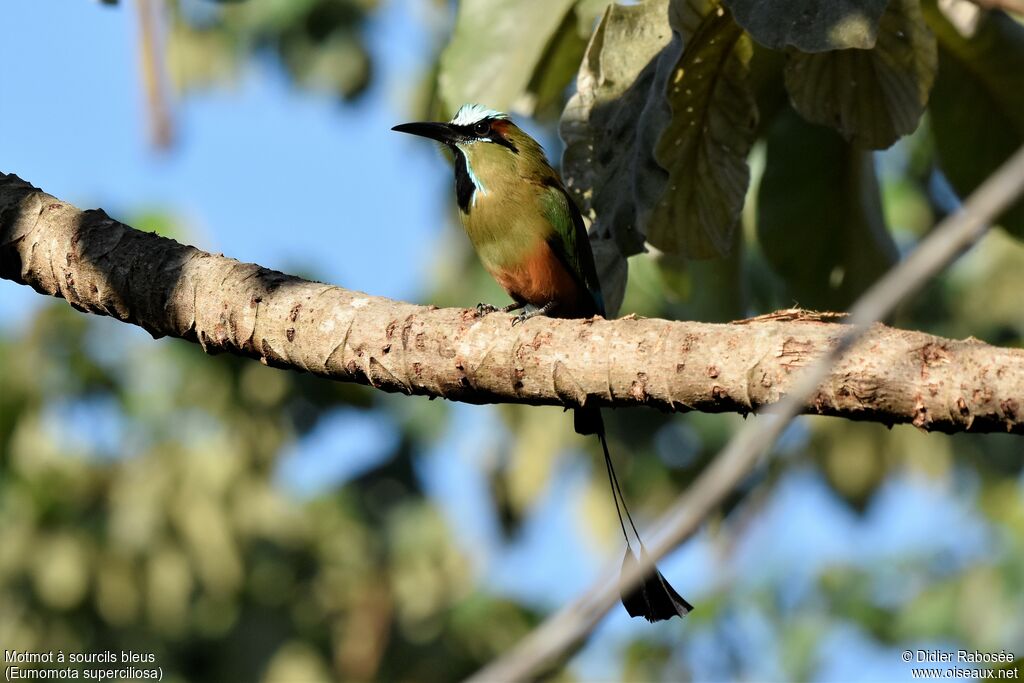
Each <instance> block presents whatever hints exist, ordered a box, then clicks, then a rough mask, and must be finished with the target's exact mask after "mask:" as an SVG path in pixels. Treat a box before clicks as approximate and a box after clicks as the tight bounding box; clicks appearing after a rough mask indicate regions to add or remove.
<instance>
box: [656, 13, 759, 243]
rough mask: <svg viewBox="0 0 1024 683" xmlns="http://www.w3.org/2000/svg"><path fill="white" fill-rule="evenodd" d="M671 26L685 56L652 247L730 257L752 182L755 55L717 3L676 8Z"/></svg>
mask: <svg viewBox="0 0 1024 683" xmlns="http://www.w3.org/2000/svg"><path fill="white" fill-rule="evenodd" d="M670 21H671V23H672V26H673V28H674V29H675V30H676V31H678V32H679V33H680V35H681V36H682V39H683V43H684V44H685V46H686V48H685V50H684V51H683V54H682V55H681V56H680V58H679V60H678V62H677V63H676V64H675V67H674V69H673V70H672V76H671V78H670V82H669V83H668V84H667V96H668V101H669V103H670V105H671V107H672V121H671V123H670V124H669V126H668V128H667V129H666V130H665V132H664V133H663V134H662V136H661V138H660V140H659V141H658V145H657V147H656V150H655V154H656V158H657V160H658V163H659V164H661V166H662V167H664V168H665V169H667V170H668V172H669V180H668V184H667V187H666V189H665V193H664V195H663V196H662V198H661V200H660V201H659V202H658V203H657V205H656V206H655V209H654V211H653V212H652V214H651V217H650V220H649V222H648V226H647V239H648V241H649V242H650V243H651V244H653V245H655V246H656V247H658V248H659V249H662V250H663V251H667V252H672V253H681V254H683V255H685V256H688V257H691V258H709V257H713V256H719V255H722V254H725V253H727V252H728V251H729V248H730V245H731V243H732V234H733V232H734V231H735V228H736V224H737V222H738V220H739V215H740V211H741V210H742V209H743V199H744V197H745V196H746V192H747V184H748V183H749V181H750V169H749V168H748V167H747V153H748V152H749V151H750V146H751V145H752V144H753V142H754V132H755V130H756V128H757V105H756V104H755V103H754V95H753V91H752V88H751V85H750V81H749V70H748V65H749V62H750V57H751V53H752V47H751V43H750V39H749V38H748V37H747V36H746V34H745V33H744V32H743V30H742V29H741V28H740V27H739V26H738V25H737V24H736V22H734V21H733V20H732V17H731V16H730V15H729V13H728V12H726V11H725V10H724V9H723V8H722V7H720V6H719V5H718V3H717V2H716V1H714V0H685V1H680V2H676V3H674V4H673V5H672V11H671V12H670Z"/></svg>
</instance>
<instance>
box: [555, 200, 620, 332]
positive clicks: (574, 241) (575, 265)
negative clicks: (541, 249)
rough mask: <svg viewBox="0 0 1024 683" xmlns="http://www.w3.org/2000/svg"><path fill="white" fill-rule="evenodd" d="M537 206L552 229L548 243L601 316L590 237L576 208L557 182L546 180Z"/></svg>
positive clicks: (597, 282)
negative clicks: (592, 301)
mask: <svg viewBox="0 0 1024 683" xmlns="http://www.w3.org/2000/svg"><path fill="white" fill-rule="evenodd" d="M541 209H542V211H543V213H544V216H545V217H546V218H547V219H548V222H549V223H551V225H552V227H554V229H555V230H554V233H553V234H552V235H551V236H550V237H549V238H548V245H549V246H550V247H551V249H552V251H554V252H555V255H556V256H557V257H558V259H559V260H560V261H561V262H562V263H563V265H565V267H566V268H568V269H569V272H570V273H572V274H573V277H575V278H576V281H577V282H578V283H580V284H582V285H583V287H584V288H585V289H586V290H587V291H588V292H590V296H591V297H592V298H593V300H594V308H595V309H596V312H597V313H599V314H600V315H602V316H604V315H605V310H604V297H603V296H602V295H601V283H600V281H599V280H598V279H597V268H596V267H595V266H594V253H593V252H592V251H591V249H590V236H589V235H587V227H586V226H585V225H584V224H583V216H581V215H580V210H579V209H578V208H576V204H575V202H573V200H572V198H570V197H569V194H568V193H567V192H566V191H565V188H564V187H562V185H561V183H558V182H557V181H549V182H548V183H546V184H545V185H544V188H543V192H542V196H541Z"/></svg>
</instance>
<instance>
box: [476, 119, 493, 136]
mask: <svg viewBox="0 0 1024 683" xmlns="http://www.w3.org/2000/svg"><path fill="white" fill-rule="evenodd" d="M473 132H474V133H476V134H477V135H487V134H488V133H490V132H491V122H490V121H478V122H477V123H476V125H475V126H473Z"/></svg>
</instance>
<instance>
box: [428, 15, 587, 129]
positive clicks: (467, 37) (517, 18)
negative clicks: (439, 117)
mask: <svg viewBox="0 0 1024 683" xmlns="http://www.w3.org/2000/svg"><path fill="white" fill-rule="evenodd" d="M574 2H575V0H520V1H519V2H514V3H513V2H506V1H505V0H462V1H461V2H460V3H459V10H458V15H457V16H456V19H455V32H454V33H453V35H452V38H451V41H450V42H449V43H448V47H447V48H445V51H444V53H443V54H442V55H441V62H440V73H439V75H438V83H439V87H440V94H441V100H442V102H443V103H444V106H445V107H446V108H447V109H449V110H454V109H455V108H457V107H458V106H459V105H461V104H463V103H465V102H479V103H481V104H485V105H487V106H488V107H495V108H498V109H503V110H508V109H510V108H512V106H513V105H516V104H521V102H519V98H520V97H521V96H522V95H523V93H525V92H526V90H527V86H528V85H529V83H530V81H531V79H532V78H533V75H534V73H535V71H536V69H537V65H538V64H540V62H541V60H542V58H543V57H544V55H545V53H546V51H547V48H548V45H549V44H550V42H551V40H552V38H554V37H555V35H556V34H557V32H558V28H559V27H560V26H561V25H562V23H563V21H564V20H565V17H566V15H567V14H568V13H569V12H570V11H571V10H572V7H573V4H574ZM518 108H520V109H522V108H524V107H518Z"/></svg>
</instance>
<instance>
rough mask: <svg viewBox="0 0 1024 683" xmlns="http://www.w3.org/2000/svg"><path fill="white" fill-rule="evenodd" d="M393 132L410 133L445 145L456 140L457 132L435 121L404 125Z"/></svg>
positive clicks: (445, 124) (395, 128)
mask: <svg viewBox="0 0 1024 683" xmlns="http://www.w3.org/2000/svg"><path fill="white" fill-rule="evenodd" d="M391 130H395V131H398V132H399V133H409V134H410V135H419V136H421V137H424V138H430V139H431V140H437V141H438V142H444V143H450V142H451V141H452V140H453V139H454V138H455V131H453V130H452V129H451V126H449V125H448V124H447V123H434V122H433V121H423V122H419V123H402V124H400V125H397V126H395V127H394V128H392V129H391Z"/></svg>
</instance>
